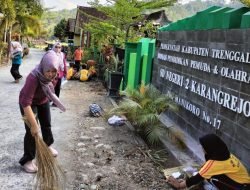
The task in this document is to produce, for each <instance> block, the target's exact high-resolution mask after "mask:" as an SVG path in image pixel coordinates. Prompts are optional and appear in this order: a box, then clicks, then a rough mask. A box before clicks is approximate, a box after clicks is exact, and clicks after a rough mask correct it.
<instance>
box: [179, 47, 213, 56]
mask: <svg viewBox="0 0 250 190" xmlns="http://www.w3.org/2000/svg"><path fill="white" fill-rule="evenodd" d="M181 53H187V54H193V55H200V56H204V57H208V55H209V49H208V48H200V47H199V48H198V47H191V46H182V47H181Z"/></svg>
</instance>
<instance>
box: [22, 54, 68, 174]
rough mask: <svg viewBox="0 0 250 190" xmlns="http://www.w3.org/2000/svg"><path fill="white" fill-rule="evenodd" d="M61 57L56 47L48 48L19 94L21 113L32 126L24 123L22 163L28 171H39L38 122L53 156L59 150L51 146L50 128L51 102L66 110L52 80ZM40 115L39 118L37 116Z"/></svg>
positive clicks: (52, 140)
mask: <svg viewBox="0 0 250 190" xmlns="http://www.w3.org/2000/svg"><path fill="white" fill-rule="evenodd" d="M59 61H60V60H59V58H58V56H57V55H56V53H55V52H54V51H48V52H47V53H46V54H45V55H44V56H43V58H42V60H41V62H40V64H39V65H38V66H37V67H36V68H35V69H34V70H33V71H31V73H30V74H29V75H28V77H27V79H26V82H25V84H24V87H23V88H22V90H21V92H20V95H19V104H20V110H21V113H22V115H23V116H24V115H25V117H26V119H27V120H28V122H29V123H30V125H31V128H29V126H27V125H26V124H25V129H26V133H25V136H24V154H23V157H22V158H21V159H20V161H19V163H20V164H21V165H22V166H23V167H24V170H25V171H26V172H28V173H35V172H37V166H36V165H35V164H34V162H33V159H34V158H35V153H36V145H35V139H34V137H35V136H36V135H38V133H39V125H38V123H37V120H36V119H38V121H39V123H40V126H41V132H42V137H43V140H44V142H45V143H46V144H47V145H48V147H49V150H50V151H51V153H52V154H53V155H54V156H57V155H58V152H57V151H56V150H55V149H54V148H53V147H52V146H51V145H52V144H53V142H54V139H53V134H52V131H51V115H50V104H49V101H52V102H53V103H54V104H55V105H56V106H57V107H58V108H59V109H61V110H62V111H65V107H64V106H63V105H62V103H61V102H60V100H59V99H58V97H57V96H56V95H55V94H54V86H53V85H52V83H51V81H52V80H53V79H54V78H55V77H56V74H57V72H58V69H59ZM36 116H37V118H36Z"/></svg>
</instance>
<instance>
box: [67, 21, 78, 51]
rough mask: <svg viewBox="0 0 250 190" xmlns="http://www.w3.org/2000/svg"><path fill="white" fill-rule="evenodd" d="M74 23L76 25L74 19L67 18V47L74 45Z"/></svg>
mask: <svg viewBox="0 0 250 190" xmlns="http://www.w3.org/2000/svg"><path fill="white" fill-rule="evenodd" d="M75 23H76V19H74V18H69V19H68V22H67V28H66V31H67V38H68V39H67V42H68V45H69V46H73V45H74V29H75Z"/></svg>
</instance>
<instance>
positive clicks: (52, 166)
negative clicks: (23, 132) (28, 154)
mask: <svg viewBox="0 0 250 190" xmlns="http://www.w3.org/2000/svg"><path fill="white" fill-rule="evenodd" d="M23 120H24V122H25V123H26V125H28V126H29V128H31V124H30V123H29V121H28V120H27V118H26V117H25V116H24V117H23ZM34 138H35V142H36V163H37V167H38V172H37V173H36V176H35V184H34V189H35V190H64V189H65V175H64V172H63V170H62V169H61V167H60V165H59V164H58V162H57V160H56V159H55V158H54V156H53V155H52V153H51V151H50V150H49V148H48V146H47V145H46V144H45V143H44V141H43V139H42V138H41V136H40V135H36V136H35V137H34Z"/></svg>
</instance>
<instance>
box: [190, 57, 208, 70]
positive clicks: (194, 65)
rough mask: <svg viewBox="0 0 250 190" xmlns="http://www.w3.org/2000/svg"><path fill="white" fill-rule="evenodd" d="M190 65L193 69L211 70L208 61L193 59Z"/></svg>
mask: <svg viewBox="0 0 250 190" xmlns="http://www.w3.org/2000/svg"><path fill="white" fill-rule="evenodd" d="M190 67H191V68H193V69H197V70H200V71H204V72H208V73H210V72H211V68H210V65H209V64H208V63H203V62H200V61H194V60H191V61H190Z"/></svg>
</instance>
